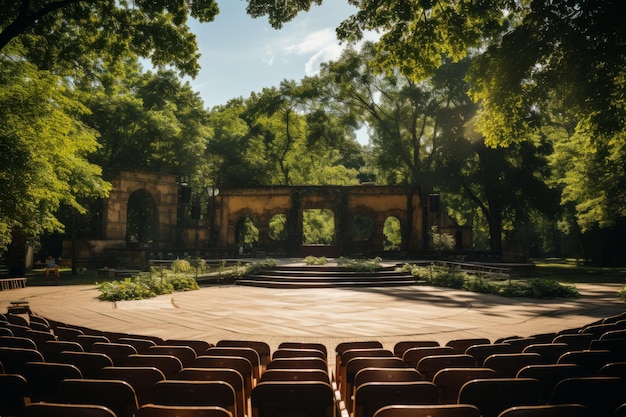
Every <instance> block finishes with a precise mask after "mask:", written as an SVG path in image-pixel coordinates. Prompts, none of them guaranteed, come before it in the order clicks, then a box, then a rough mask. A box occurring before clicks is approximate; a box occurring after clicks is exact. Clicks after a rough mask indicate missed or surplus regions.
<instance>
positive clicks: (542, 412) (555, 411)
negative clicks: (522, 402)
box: [498, 404, 592, 417]
mask: <svg viewBox="0 0 626 417" xmlns="http://www.w3.org/2000/svg"><path fill="white" fill-rule="evenodd" d="M498 417H592V415H591V414H589V410H588V409H587V408H586V407H585V406H583V405H580V404H559V405H530V406H522V407H511V408H508V409H506V410H504V411H503V412H502V413H500V415H499V416H498Z"/></svg>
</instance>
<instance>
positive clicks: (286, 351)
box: [272, 348, 326, 360]
mask: <svg viewBox="0 0 626 417" xmlns="http://www.w3.org/2000/svg"><path fill="white" fill-rule="evenodd" d="M280 358H320V359H322V360H326V355H325V354H324V352H322V351H321V350H317V349H292V348H278V349H276V350H275V351H274V353H272V360H274V359H280Z"/></svg>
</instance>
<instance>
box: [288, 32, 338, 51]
mask: <svg viewBox="0 0 626 417" xmlns="http://www.w3.org/2000/svg"><path fill="white" fill-rule="evenodd" d="M337 43H338V42H337V39H336V37H335V31H334V30H333V29H331V28H325V29H322V30H318V31H316V32H313V33H310V34H308V35H307V36H305V37H304V39H303V40H302V41H301V42H299V43H296V44H291V45H287V46H285V47H284V51H285V52H286V53H288V54H291V53H295V54H298V55H305V54H310V53H312V52H315V53H317V52H319V51H320V50H323V49H325V48H327V47H328V46H329V45H336V44H337Z"/></svg>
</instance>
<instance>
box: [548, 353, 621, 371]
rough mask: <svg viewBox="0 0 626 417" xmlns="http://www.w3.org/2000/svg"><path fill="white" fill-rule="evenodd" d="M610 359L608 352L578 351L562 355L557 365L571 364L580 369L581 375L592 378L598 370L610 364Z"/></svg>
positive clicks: (610, 354)
mask: <svg viewBox="0 0 626 417" xmlns="http://www.w3.org/2000/svg"><path fill="white" fill-rule="evenodd" d="M612 357H613V355H612V353H611V351H609V350H579V351H570V352H566V353H564V354H563V355H562V356H561V357H560V358H559V360H558V362H557V363H559V364H564V363H573V364H575V365H578V366H579V367H580V368H581V370H582V372H583V374H585V375H587V376H594V375H596V374H597V373H598V371H599V370H600V368H602V367H603V366H604V365H606V364H607V363H609V362H611V360H612Z"/></svg>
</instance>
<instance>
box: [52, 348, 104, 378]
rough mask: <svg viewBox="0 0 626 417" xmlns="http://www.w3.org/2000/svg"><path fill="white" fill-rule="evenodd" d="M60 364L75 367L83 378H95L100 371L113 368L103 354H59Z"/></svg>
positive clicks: (66, 352) (65, 352)
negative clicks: (109, 367)
mask: <svg viewBox="0 0 626 417" xmlns="http://www.w3.org/2000/svg"><path fill="white" fill-rule="evenodd" d="M58 360H59V362H60V363H70V364H72V365H75V366H76V367H77V368H78V369H80V372H81V373H82V374H83V378H97V377H98V372H100V369H102V368H104V367H106V366H113V361H112V360H111V358H109V357H108V356H107V355H105V354H103V353H95V352H68V351H64V352H61V353H59V355H58Z"/></svg>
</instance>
